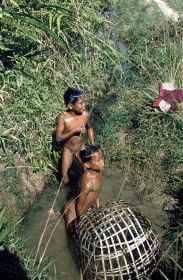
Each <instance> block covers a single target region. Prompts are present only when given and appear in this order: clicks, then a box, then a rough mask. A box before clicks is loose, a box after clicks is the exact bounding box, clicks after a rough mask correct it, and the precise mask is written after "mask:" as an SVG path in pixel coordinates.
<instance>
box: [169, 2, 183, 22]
mask: <svg viewBox="0 0 183 280" xmlns="http://www.w3.org/2000/svg"><path fill="white" fill-rule="evenodd" d="M167 2H168V4H169V6H170V7H171V8H173V9H174V10H175V11H176V12H177V13H178V14H179V16H180V17H181V18H182V16H183V3H182V1H181V0H168V1H167Z"/></svg>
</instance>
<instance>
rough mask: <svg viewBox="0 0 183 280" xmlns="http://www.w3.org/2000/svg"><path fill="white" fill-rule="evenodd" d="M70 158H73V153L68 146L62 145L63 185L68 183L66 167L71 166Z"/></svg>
mask: <svg viewBox="0 0 183 280" xmlns="http://www.w3.org/2000/svg"><path fill="white" fill-rule="evenodd" d="M72 160H73V153H72V152H71V150H70V149H69V148H67V147H64V149H63V154H62V166H61V171H62V176H63V182H64V184H65V185H66V184H68V183H69V176H68V169H69V167H71V164H72Z"/></svg>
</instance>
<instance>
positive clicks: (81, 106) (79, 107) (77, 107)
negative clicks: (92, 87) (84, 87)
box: [68, 95, 86, 115]
mask: <svg viewBox="0 0 183 280" xmlns="http://www.w3.org/2000/svg"><path fill="white" fill-rule="evenodd" d="M68 107H69V109H70V110H72V111H73V112H74V113H75V114H79V115H80V114H82V113H83V111H84V110H85V107H86V103H85V96H84V95H82V96H81V97H79V98H78V100H77V101H76V103H75V104H69V106H68Z"/></svg>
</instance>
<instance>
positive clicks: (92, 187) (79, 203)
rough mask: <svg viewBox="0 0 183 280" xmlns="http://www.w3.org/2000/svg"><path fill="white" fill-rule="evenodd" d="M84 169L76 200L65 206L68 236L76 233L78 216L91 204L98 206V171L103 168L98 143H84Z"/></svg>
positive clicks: (82, 155) (99, 187) (81, 154)
mask: <svg viewBox="0 0 183 280" xmlns="http://www.w3.org/2000/svg"><path fill="white" fill-rule="evenodd" d="M80 158H81V160H82V162H83V164H84V166H85V171H84V173H83V175H82V177H81V179H80V182H79V187H80V194H79V197H78V198H77V200H76V201H72V200H70V201H69V202H68V203H67V204H66V206H65V213H66V227H67V231H68V235H69V236H70V238H74V237H75V236H76V234H77V226H78V221H79V217H80V216H81V215H83V214H85V213H86V212H87V211H88V209H89V208H90V207H91V206H92V205H94V204H95V205H96V206H97V207H99V195H100V192H101V189H102V176H101V173H100V171H101V170H103V168H104V159H103V156H102V152H101V151H100V150H99V147H98V145H86V146H85V147H84V148H83V149H82V150H81V151H80Z"/></svg>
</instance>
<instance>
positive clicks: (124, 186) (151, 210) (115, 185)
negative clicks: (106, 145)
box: [23, 166, 164, 280]
mask: <svg viewBox="0 0 183 280" xmlns="http://www.w3.org/2000/svg"><path fill="white" fill-rule="evenodd" d="M57 189H58V182H55V185H54V183H53V185H50V186H49V187H47V188H46V190H45V192H44V194H43V195H42V197H41V198H40V199H39V200H38V201H37V202H36V203H35V204H34V205H33V206H32V208H31V211H30V212H29V214H28V215H27V218H26V220H25V223H24V232H23V235H24V236H25V238H26V240H27V247H28V248H30V249H31V250H32V254H33V255H35V252H36V250H37V246H38V243H39V239H40V236H41V233H42V231H43V228H44V226H45V223H46V220H47V217H48V210H49V209H50V208H51V205H52V203H53V200H54V198H55V194H56V192H57ZM67 196H68V189H67V190H66V189H63V190H62V191H60V193H59V195H58V199H57V201H56V205H55V210H56V211H60V209H62V208H63V207H64V205H65V202H66V201H67ZM113 198H119V199H123V200H126V201H128V202H129V203H131V204H133V205H135V206H136V207H137V208H138V209H139V210H140V211H141V212H142V214H144V215H145V216H146V217H147V218H149V219H150V220H151V222H152V224H153V227H154V228H155V230H156V232H157V234H161V232H162V231H163V224H164V220H163V217H162V213H161V209H160V208H158V207H157V205H155V204H153V202H152V201H143V199H140V200H139V195H137V194H136V191H135V190H134V188H133V187H132V186H129V184H128V183H127V182H125V181H124V175H123V174H117V173H116V172H115V168H113V167H111V166H110V167H106V168H105V170H104V171H103V189H102V193H101V204H104V203H105V202H107V201H109V200H112V199H113ZM56 222H57V221H56V220H50V222H49V226H48V229H47V230H46V233H45V236H44V238H43V241H42V244H41V247H40V251H39V256H41V254H42V252H43V250H44V248H45V246H46V243H47V240H48V238H49V236H50V234H51V232H52V230H53V228H54V226H55V224H56ZM45 257H52V259H53V260H54V261H55V265H56V270H57V278H56V279H59V280H61V279H62V280H67V279H68V280H70V279H72V280H80V272H79V270H78V267H77V260H76V259H75V257H74V256H73V254H72V252H71V250H70V248H69V244H68V239H67V235H66V231H65V222H64V219H63V218H62V219H61V220H60V222H59V223H58V226H57V228H56V230H55V232H54V234H53V236H52V238H51V241H50V243H49V246H48V249H47V251H46V255H45ZM50 272H51V274H52V275H54V271H53V269H52V271H50ZM156 279H157V278H156ZM158 279H160V278H158Z"/></svg>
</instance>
